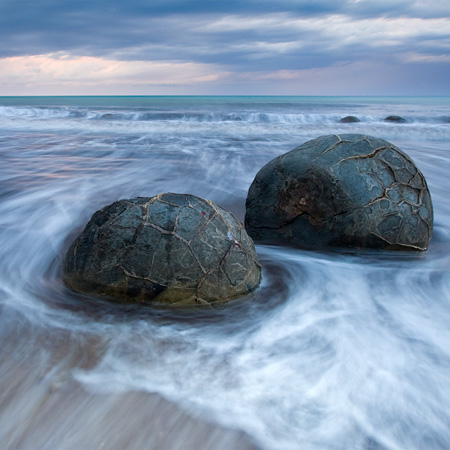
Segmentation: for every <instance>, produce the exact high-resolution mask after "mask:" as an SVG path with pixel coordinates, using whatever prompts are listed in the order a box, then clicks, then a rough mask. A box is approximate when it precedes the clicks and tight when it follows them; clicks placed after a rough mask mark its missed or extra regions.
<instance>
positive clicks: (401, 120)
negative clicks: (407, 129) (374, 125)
mask: <svg viewBox="0 0 450 450" xmlns="http://www.w3.org/2000/svg"><path fill="white" fill-rule="evenodd" d="M384 121H385V122H395V123H406V122H407V120H406V119H404V118H403V117H400V116H387V117H386V118H385V119H384Z"/></svg>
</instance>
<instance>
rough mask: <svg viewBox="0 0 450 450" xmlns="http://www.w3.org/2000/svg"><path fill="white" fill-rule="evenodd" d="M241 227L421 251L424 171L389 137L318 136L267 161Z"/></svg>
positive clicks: (262, 233)
mask: <svg viewBox="0 0 450 450" xmlns="http://www.w3.org/2000/svg"><path fill="white" fill-rule="evenodd" d="M245 226H246V229H247V232H248V234H249V235H250V236H251V237H252V238H253V239H254V240H256V241H262V242H271V243H289V244H293V245H296V246H300V247H305V248H318V247H327V246H341V247H342V246H344V247H373V248H386V249H392V250H402V249H403V250H406V249H411V250H426V249H427V247H428V244H429V242H430V239H431V233H432V229H433V208H432V203H431V197H430V193H429V191H428V187H427V184H426V181H425V178H424V177H423V175H422V173H421V172H420V171H419V170H418V169H417V167H416V166H415V164H414V163H413V161H412V160H411V158H409V157H408V156H407V155H406V154H405V153H403V152H402V151H401V150H399V149H398V148H397V147H396V146H394V145H392V144H390V143H389V142H387V141H385V140H383V139H378V138H375V137H371V136H364V135H360V134H342V135H328V136H321V137H319V138H317V139H314V140H311V141H308V142H306V143H304V144H303V145H300V146H299V147H297V148H295V149H294V150H292V151H290V152H288V153H285V154H284V155H281V156H279V157H277V158H275V159H273V160H272V161H270V162H269V163H268V164H266V165H265V166H264V167H263V168H262V169H261V170H260V171H259V172H258V173H257V175H256V177H255V179H254V181H253V183H252V185H251V186H250V189H249V192H248V197H247V201H246V216H245Z"/></svg>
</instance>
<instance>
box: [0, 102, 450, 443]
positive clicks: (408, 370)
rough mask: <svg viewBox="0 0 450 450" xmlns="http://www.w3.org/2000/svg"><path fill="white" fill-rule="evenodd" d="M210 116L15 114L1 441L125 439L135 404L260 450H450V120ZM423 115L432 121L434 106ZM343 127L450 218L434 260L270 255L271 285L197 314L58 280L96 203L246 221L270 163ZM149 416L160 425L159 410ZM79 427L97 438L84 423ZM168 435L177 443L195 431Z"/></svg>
mask: <svg viewBox="0 0 450 450" xmlns="http://www.w3.org/2000/svg"><path fill="white" fill-rule="evenodd" d="M180 102H181V100H180ZM330 102H331V100H330ZM213 106H214V108H212V107H211V104H208V103H206V104H198V101H197V103H195V104H191V105H186V102H184V103H183V104H180V105H178V106H177V105H176V104H175V106H174V105H172V106H171V108H167V110H166V111H165V112H164V113H161V107H160V105H158V110H157V111H156V108H155V107H154V106H152V108H153V109H152V110H151V111H146V110H145V108H144V107H142V106H139V109H137V107H133V108H128V109H127V108H124V107H120V108H119V107H114V108H113V107H111V106H110V107H103V106H102V108H99V107H92V106H89V105H82V106H76V105H73V104H67V105H63V106H59V107H53V106H49V107H48V108H43V107H35V106H29V107H17V106H13V107H10V106H3V107H0V108H2V109H0V129H1V130H2V134H1V136H0V143H1V145H0V156H1V158H2V165H1V167H0V242H1V246H0V338H1V341H2V348H3V350H4V353H3V354H4V357H3V358H2V359H1V361H0V380H1V381H0V404H1V405H2V408H1V409H0V442H2V443H4V446H5V447H6V448H24V445H25V444H27V445H29V444H30V442H38V443H40V444H41V445H40V447H42V448H49V446H51V445H53V446H55V445H59V444H60V445H62V444H61V442H62V440H63V439H67V441H66V442H67V443H68V448H76V447H78V448H93V447H95V446H97V447H98V446H100V445H101V442H103V443H105V442H106V443H109V444H110V445H112V443H113V442H114V439H113V436H115V433H116V430H113V429H111V427H110V425H108V424H111V423H117V422H119V421H120V420H122V419H123V417H124V414H125V412H126V416H127V417H128V414H129V413H130V411H129V410H128V409H127V410H126V411H125V410H124V409H123V408H125V405H129V403H127V402H128V401H129V400H127V399H130V398H131V397H128V396H129V395H131V393H135V392H137V393H139V394H141V395H142V396H145V395H147V394H149V393H157V394H159V395H161V396H162V397H164V398H166V399H169V400H170V401H172V402H174V403H175V404H176V405H178V406H179V407H180V408H182V409H183V410H185V411H187V412H189V414H191V415H193V416H195V417H200V418H202V419H204V420H208V421H210V422H213V423H215V424H218V425H221V426H225V427H229V428H232V429H237V430H241V431H243V432H245V433H246V434H247V435H248V436H250V437H251V439H253V440H254V441H256V443H257V445H258V446H259V447H260V448H262V449H278V448H283V449H298V448H302V449H311V450H317V449H323V448H326V449H350V448H352V449H364V450H365V449H377V450H380V449H404V448H408V449H424V448H426V449H443V448H449V447H450V433H449V427H448V424H449V423H450V408H449V407H448V405H449V404H450V375H449V374H450V331H449V328H448V323H449V321H450V281H449V280H450V276H449V273H450V257H449V255H450V225H449V224H450V207H449V202H448V200H447V197H448V173H449V171H450V154H449V143H450V125H448V124H445V123H438V121H434V122H433V121H429V122H427V121H425V120H424V121H423V122H416V123H415V124H414V125H411V123H407V124H396V125H394V124H387V123H385V122H384V121H383V120H382V118H383V117H384V116H387V115H388V114H391V113H393V112H392V111H393V109H394V112H395V113H398V114H400V112H399V110H400V106H399V105H397V106H396V105H394V106H395V108H394V107H393V105H388V106H389V107H387V106H386V107H382V106H380V105H379V104H376V103H374V104H372V105H365V106H364V107H362V106H361V107H360V108H359V109H358V108H357V107H356V106H352V108H355V109H354V110H353V111H351V113H352V114H353V115H358V116H359V117H360V118H362V119H364V120H362V121H361V122H359V123H356V124H340V123H338V122H337V119H338V118H339V117H341V116H342V115H349V114H350V111H349V108H348V105H346V104H340V103H336V104H335V109H336V111H337V112H333V108H332V107H331V106H330V104H329V103H327V105H326V106H322V107H321V106H320V105H310V106H308V108H309V109H308V108H306V107H305V109H308V110H305V111H303V112H295V111H293V110H294V109H296V108H298V107H299V105H298V104H291V103H289V102H286V100H284V103H283V104H281V103H279V104H273V105H267V104H263V105H262V106H261V105H255V104H251V105H249V104H245V105H244V106H242V104H240V103H237V102H236V103H232V102H231V103H225V104H224V105H222V106H220V105H219V106H217V104H214V105H213ZM8 108H9V109H8ZM258 108H260V109H261V110H260V111H258ZM409 109H410V110H409V111H408V116H409V117H420V116H421V115H423V111H422V109H423V105H421V104H417V105H414V104H413V105H409ZM12 110H13V111H12ZM187 110H188V114H187V113H186V111H187ZM249 110H252V111H249ZM253 110H254V111H253ZM11 111H12V112H11ZM17 111H19V112H17ZM76 111H79V114H76ZM205 111H206V112H205ZM27 114H28V115H27ZM58 114H59V116H58ZM105 114H112V116H106V117H104V115H105ZM145 114H150V116H152V118H151V119H149V117H150V116H145ZM157 114H160V117H159V118H158V119H155V118H154V117H153V116H155V115H157ZM164 114H165V116H164ZM186 114H187V115H186ZM436 114H439V117H440V116H442V115H445V114H447V115H450V106H447V110H445V108H444V107H443V106H442V105H440V106H439V108H438V111H437V112H436ZM102 115H103V117H102ZM139 116H140V118H139ZM188 116H189V117H190V118H187V117H188ZM199 117H201V118H202V120H198V118H199ZM206 117H209V119H205V118H206ZM238 117H240V118H241V120H238ZM194 118H195V119H194ZM223 118H226V119H225V120H224V119H223ZM204 119H205V120H204ZM343 132H362V133H366V134H372V135H378V136H380V137H383V138H386V139H389V140H390V141H391V142H393V143H394V144H396V145H398V146H399V147H400V148H402V149H403V150H405V151H407V152H408V153H409V154H410V155H411V156H412V157H413V159H414V160H415V161H416V163H417V164H418V166H419V168H420V169H421V170H422V171H423V173H424V174H425V176H426V178H427V181H428V184H429V186H430V191H431V194H432V199H433V204H434V210H435V233H434V236H433V239H432V241H431V246H430V248H429V250H428V251H427V252H426V253H424V254H415V253H408V254H391V253H387V254H386V253H377V252H369V251H368V252H330V253H324V252H306V251H302V250H299V249H289V248H279V247H271V246H258V247H257V250H258V254H259V256H260V260H261V263H262V266H263V282H262V285H261V287H260V289H259V290H258V291H257V292H256V293H255V294H254V295H253V296H252V297H251V299H249V300H248V301H244V302H237V303H235V304H233V305H231V306H230V307H229V308H227V309H224V310H219V311H215V312H214V313H208V312H200V313H196V314H197V315H196V316H195V317H194V316H193V315H192V314H187V313H167V312H163V311H151V310H145V309H144V310H142V309H139V310H136V309H134V308H130V307H122V306H120V307H119V306H116V305H109V304H106V303H103V302H99V301H98V300H95V299H92V298H89V297H86V296H82V295H78V294H75V293H72V292H70V291H69V290H68V289H67V288H66V287H65V286H64V285H63V284H62V281H61V262H62V258H63V256H64V252H65V250H66V249H67V247H68V245H69V244H70V242H71V240H72V239H73V238H74V237H75V235H76V234H77V233H78V232H79V231H80V230H81V229H82V227H83V226H84V224H85V223H86V222H87V221H88V220H89V218H90V216H91V215H92V213H93V212H94V211H95V210H97V209H99V208H100V207H102V206H104V205H106V204H109V203H111V202H113V201H115V200H117V199H119V198H129V197H134V196H139V195H141V196H152V195H155V194H158V193H160V192H167V191H172V192H189V193H192V194H195V195H199V196H201V197H205V198H208V199H211V200H213V201H215V202H217V203H218V204H221V205H222V206H224V207H226V208H227V209H230V210H231V211H232V212H234V213H235V214H236V215H237V216H238V217H239V218H240V219H243V214H244V203H245V196H246V192H247V189H248V187H249V185H250V183H251V181H252V180H253V177H254V175H255V174H256V172H257V171H258V170H259V168H260V167H262V165H263V164H265V163H266V162H267V161H269V160H270V159H272V158H273V157H275V156H277V155H279V154H281V153H284V152H286V151H288V150H290V149H292V148H294V147H295V146H297V145H300V144H302V143H303V142H305V141H306V140H308V139H311V138H314V137H317V136H318V135H320V134H326V133H343ZM122 396H124V397H122ZM99 398H100V399H101V400H99ZM119 399H124V402H123V404H122V403H121V401H120V400H119ZM133 401H136V399H135V398H134V397H133ZM146 405H147V406H146ZM128 407H129V406H127V408H128ZM136 408H138V409H137V410H136V411H135V413H136V415H138V414H139V416H144V417H148V420H149V421H154V420H156V417H157V415H158V412H155V410H154V408H155V406H154V403H152V402H149V403H148V404H147V403H145V402H144V403H142V404H139V407H136ZM42 411H43V412H42ZM41 412H42V413H41ZM69 412H71V413H69ZM167 414H169V413H167ZM80 417H85V418H87V419H86V421H87V422H86V423H85V422H83V426H84V427H86V428H80V429H78V428H76V427H75V428H73V427H70V426H69V425H70V424H80V425H81V422H80V420H81V419H79V418H80ZM102 417H103V418H108V420H107V421H106V419H105V420H102ZM130 417H131V416H130ZM158 420H161V421H162V422H161V427H162V426H163V425H164V424H166V425H167V424H170V423H174V422H171V421H173V420H174V418H173V417H172V416H170V415H165V416H164V417H162V418H161V417H160V418H159V419H158ZM183 420H184V419H183ZM88 422H89V423H91V424H92V427H94V428H95V433H94V432H93V430H94V428H92V429H91V428H90V427H89V423H88ZM21 424H27V425H26V426H22V425H21ZM197 426H198V425H197ZM167 427H168V429H170V430H171V436H172V439H173V441H172V444H173V446H174V447H176V446H178V447H180V448H182V446H183V443H184V442H185V439H186V436H185V434H184V432H182V431H181V428H182V427H181V428H179V427H177V426H175V425H171V426H170V427H169V425H167ZM198 430H199V428H193V429H191V430H190V431H191V434H194V435H195V433H196V432H198V433H200V431H198ZM149 433H150V432H148V433H147V432H146V430H145V427H139V429H133V427H132V426H127V427H124V428H123V429H122V430H121V433H120V434H121V439H123V440H122V441H120V442H124V443H126V444H124V445H129V446H130V447H133V444H135V446H142V447H144V448H145V447H147V448H151V445H150V443H151V442H154V441H153V440H152V439H153V438H152V436H150V434H149ZM177 433H179V434H177ZM52 436H53V437H52ZM93 436H97V437H98V440H95V438H93ZM138 436H139V438H138ZM93 439H94V440H93ZM115 439H119V438H118V437H117V436H116V438H115ZM198 439H199V440H200V441H201V436H198ZM94 441H95V443H96V445H93V444H92V443H93V442H94ZM58 443H59V444H58ZM69 444H70V445H69ZM141 444H142V445H141ZM216 444H217V445H215V446H214V445H212V447H214V448H221V447H220V445H219V443H218V442H216ZM105 445H106V444H105ZM46 446H47V447H46ZM212 447H211V446H210V447H207V446H205V447H204V448H212ZM222 448H224V447H222Z"/></svg>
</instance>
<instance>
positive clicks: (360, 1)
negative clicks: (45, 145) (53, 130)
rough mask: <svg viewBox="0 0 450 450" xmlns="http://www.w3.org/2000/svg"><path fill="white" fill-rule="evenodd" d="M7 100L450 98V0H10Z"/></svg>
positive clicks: (3, 35) (0, 65)
mask: <svg viewBox="0 0 450 450" xmlns="http://www.w3.org/2000/svg"><path fill="white" fill-rule="evenodd" d="M0 42H1V45H0V95H61V94H62V95H64V94H66V95H83V94H85V95H91V94H98V95H113V94H118V95H127V94H129V95H166V94H187V95H190V94H199V95H202V94H204V95H209V94H218V95H221V94H223V95H228V94H239V95H245V94H248V95H264V94H267V95H450V0H417V1H415V0H309V1H306V0H223V1H222V0H76V1H73V0H0Z"/></svg>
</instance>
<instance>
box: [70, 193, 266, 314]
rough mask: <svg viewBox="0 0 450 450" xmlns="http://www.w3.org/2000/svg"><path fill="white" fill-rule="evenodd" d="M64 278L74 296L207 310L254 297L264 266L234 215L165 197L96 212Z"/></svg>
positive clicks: (188, 200) (205, 203)
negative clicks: (105, 297)
mask: <svg viewBox="0 0 450 450" xmlns="http://www.w3.org/2000/svg"><path fill="white" fill-rule="evenodd" d="M63 276H64V281H65V283H66V284H67V285H68V286H69V287H70V288H72V289H73V290H75V291H79V292H84V293H90V294H104V295H106V296H108V297H115V298H117V299H119V300H121V301H128V302H140V303H148V304H161V303H164V304H170V305H206V306H207V305H214V304H217V303H223V302H226V301H228V300H229V299H233V298H236V297H240V296H243V295H245V294H247V293H249V292H250V291H252V290H254V289H255V288H256V287H257V286H258V284H259V282H260V278H261V267H260V265H259V263H258V258H257V255H256V252H255V248H254V245H253V241H252V240H251V239H250V238H249V236H248V235H247V233H246V231H245V229H244V227H243V225H242V224H241V223H240V222H239V220H238V219H236V218H235V217H234V216H233V215H232V214H230V213H229V212H227V211H225V210H223V209H222V208H220V207H219V206H217V205H215V204H214V203H212V202H210V201H208V200H203V199H201V198H198V197H195V196H193V195H187V194H171V193H166V194H160V195H157V196H155V197H152V198H148V197H137V198H133V199H130V200H120V201H117V202H115V203H113V204H112V205H109V206H107V207H105V208H103V209H101V210H100V211H97V212H96V213H95V214H94V215H93V216H92V219H91V220H90V221H89V223H88V224H87V226H86V228H85V229H84V231H83V232H82V233H81V234H80V236H79V237H78V238H77V239H76V240H75V242H74V243H73V244H72V246H71V247H70V248H69V250H68V252H67V254H66V257H65V259H64V263H63Z"/></svg>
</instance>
